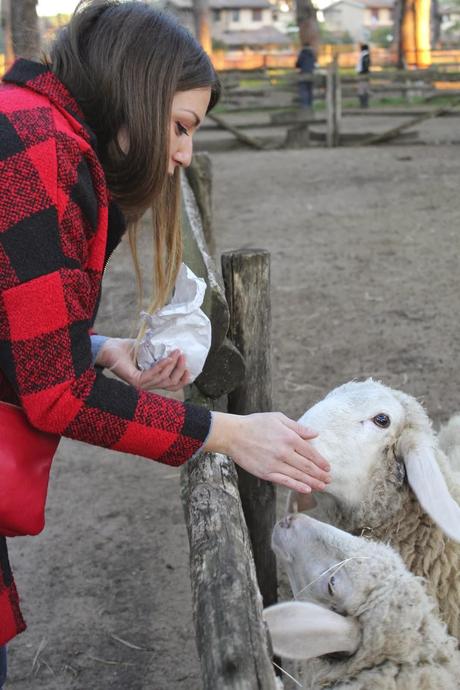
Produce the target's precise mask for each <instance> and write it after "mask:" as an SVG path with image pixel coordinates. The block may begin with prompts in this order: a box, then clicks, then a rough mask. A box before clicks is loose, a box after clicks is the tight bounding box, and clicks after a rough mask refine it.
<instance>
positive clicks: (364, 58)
mask: <svg viewBox="0 0 460 690" xmlns="http://www.w3.org/2000/svg"><path fill="white" fill-rule="evenodd" d="M370 67H371V56H370V54H369V46H368V45H367V43H362V44H361V48H360V52H359V58H358V64H357V65H356V72H357V74H359V75H360V77H361V78H360V80H359V81H358V98H359V105H360V107H361V108H368V107H369V72H370Z"/></svg>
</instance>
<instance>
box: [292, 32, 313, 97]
mask: <svg viewBox="0 0 460 690" xmlns="http://www.w3.org/2000/svg"><path fill="white" fill-rule="evenodd" d="M315 62H316V60H315V53H314V52H313V48H312V47H311V46H310V45H309V44H308V43H305V44H304V45H303V47H302V50H301V51H300V53H299V55H298V57H297V62H296V63H295V66H296V68H297V69H298V70H299V100H300V107H301V108H309V109H311V108H313V73H314V71H315Z"/></svg>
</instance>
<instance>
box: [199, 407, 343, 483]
mask: <svg viewBox="0 0 460 690" xmlns="http://www.w3.org/2000/svg"><path fill="white" fill-rule="evenodd" d="M212 414H213V424H212V427H211V432H210V434H209V437H208V439H207V441H206V444H205V448H204V450H206V451H211V452H221V453H225V454H227V455H230V456H231V457H232V458H233V460H234V461H235V462H236V464H237V465H239V466H240V467H242V468H243V469H245V470H246V471H247V472H250V473H251V474H253V475H255V476H256V477H259V478H260V479H265V480H267V481H271V482H275V483H276V484H280V485H281V486H286V487H287V488H288V489H291V490H293V491H298V492H300V493H310V492H311V491H312V490H315V491H321V490H322V489H324V488H325V487H326V484H327V483H329V482H330V475H329V470H330V466H329V463H328V462H327V461H326V460H325V459H324V458H323V457H322V456H321V455H320V454H319V453H318V452H317V451H316V450H315V449H314V447H313V446H312V445H311V443H309V441H310V440H311V439H313V438H315V437H316V436H317V434H316V433H315V432H314V431H312V430H311V429H308V428H307V427H304V426H302V425H301V424H299V423H298V422H295V421H293V420H292V419H289V417H286V416H285V415H284V414H281V413H280V412H269V413H258V414H251V415H246V416H238V415H230V414H225V413H221V412H213V413H212Z"/></svg>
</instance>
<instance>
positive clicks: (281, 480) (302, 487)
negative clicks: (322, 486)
mask: <svg viewBox="0 0 460 690" xmlns="http://www.w3.org/2000/svg"><path fill="white" fill-rule="evenodd" d="M269 481H271V482H274V483H275V484H280V485H281V486H285V487H286V488H287V489H291V491H297V492H298V493H299V494H310V493H311V488H310V487H309V486H308V484H304V482H299V481H297V480H295V479H293V478H292V477H288V476H287V475H285V474H281V473H279V472H274V473H273V474H271V475H270V477H269Z"/></svg>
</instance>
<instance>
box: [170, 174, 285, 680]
mask: <svg viewBox="0 0 460 690" xmlns="http://www.w3.org/2000/svg"><path fill="white" fill-rule="evenodd" d="M182 191H183V194H184V202H185V210H184V214H183V219H184V226H185V227H184V231H185V233H184V240H185V242H184V246H185V257H186V262H187V263H188V264H189V265H191V268H192V269H193V270H194V272H195V273H197V274H198V275H200V276H201V277H203V278H205V279H206V281H207V284H208V290H207V291H206V293H207V296H206V299H205V303H204V305H203V309H204V310H205V311H206V313H207V314H208V316H209V318H210V319H211V322H212V324H213V338H212V345H211V351H210V354H209V356H208V359H207V360H206V364H205V368H204V370H203V372H202V374H201V375H200V376H199V377H198V378H197V380H196V381H195V384H194V385H193V386H191V387H190V391H189V396H188V399H190V400H191V401H193V402H200V403H201V404H207V405H208V406H209V407H210V408H211V409H216V408H217V409H225V407H226V395H227V394H228V393H229V391H231V390H232V389H233V388H234V387H235V386H237V385H239V384H240V383H241V382H242V381H243V378H244V376H245V366H244V362H243V358H242V356H241V354H240V353H239V351H238V350H237V348H236V347H235V346H234V345H233V344H232V343H231V342H230V340H229V339H228V338H227V337H226V334H227V330H228V324H229V311H228V307H227V304H226V301H225V296H224V288H223V284H222V280H221V278H220V276H219V275H218V273H217V271H216V269H215V267H214V264H213V261H212V259H211V257H210V256H209V253H208V251H207V247H206V243H205V241H204V236H203V232H202V227H201V219H200V214H199V212H198V208H197V205H196V203H195V199H194V196H193V193H192V190H191V188H190V187H189V185H188V183H187V182H186V180H183V185H182ZM224 400H225V403H223V401H224ZM181 495H182V503H183V507H184V514H185V522H186V526H187V531H188V536H189V542H190V571H191V583H192V596H193V618H194V623H195V631H196V642H197V648H198V653H199V657H200V662H201V674H202V683H203V685H202V687H203V690H276V687H277V686H276V680H275V674H274V670H273V665H272V661H271V659H270V656H269V652H268V646H267V633H266V629H265V625H264V623H263V620H262V597H261V594H260V592H259V588H258V585H257V578H256V573H255V567H254V561H253V556H252V550H251V542H250V538H249V535H248V530H247V527H246V523H245V520H244V515H243V509H242V506H241V501H240V496H239V492H238V477H237V473H236V470H235V466H234V463H233V461H232V460H231V459H230V458H228V457H227V456H225V455H220V454H213V453H205V454H201V455H199V456H197V457H196V458H194V459H193V460H190V461H189V462H188V463H186V464H185V465H184V466H183V468H182V470H181Z"/></svg>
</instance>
